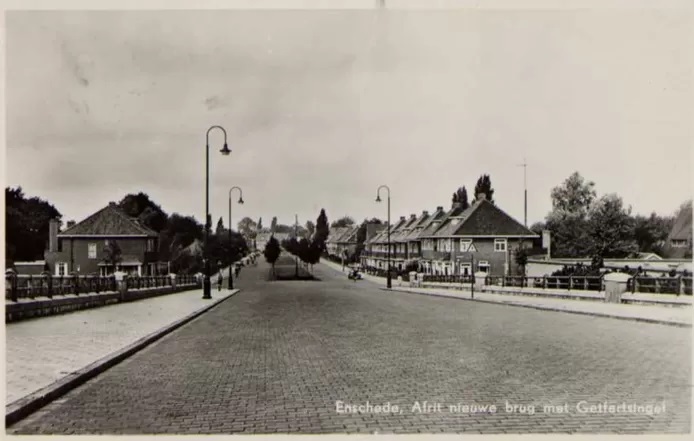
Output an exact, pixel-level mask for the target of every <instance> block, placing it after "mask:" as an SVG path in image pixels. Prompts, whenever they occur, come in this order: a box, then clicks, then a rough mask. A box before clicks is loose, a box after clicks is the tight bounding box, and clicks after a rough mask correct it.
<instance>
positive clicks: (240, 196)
mask: <svg viewBox="0 0 694 441" xmlns="http://www.w3.org/2000/svg"><path fill="white" fill-rule="evenodd" d="M234 189H236V190H238V191H239V204H243V190H241V188H240V187H236V186H234V187H231V188H230V189H229V289H234V280H233V276H232V275H231V191H232V190H234Z"/></svg>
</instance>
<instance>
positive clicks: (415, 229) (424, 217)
mask: <svg viewBox="0 0 694 441" xmlns="http://www.w3.org/2000/svg"><path fill="white" fill-rule="evenodd" d="M429 217H430V215H429V212H428V211H424V212H422V214H421V215H420V216H419V217H418V218H417V220H416V221H415V222H414V223H413V224H412V225H410V232H409V233H408V234H407V236H406V237H405V240H407V241H412V240H417V238H418V237H419V233H421V232H422V229H423V228H424V225H425V224H426V222H427V221H428V220H429Z"/></svg>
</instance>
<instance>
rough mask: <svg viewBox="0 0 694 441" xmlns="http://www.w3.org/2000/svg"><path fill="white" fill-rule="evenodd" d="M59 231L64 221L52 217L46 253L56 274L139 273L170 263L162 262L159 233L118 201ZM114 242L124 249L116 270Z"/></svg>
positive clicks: (159, 269)
mask: <svg viewBox="0 0 694 441" xmlns="http://www.w3.org/2000/svg"><path fill="white" fill-rule="evenodd" d="M59 230H60V222H59V221H57V220H51V221H50V226H49V240H48V250H46V252H45V253H44V256H45V261H46V263H47V265H48V268H49V271H50V272H51V273H52V274H55V275H67V274H70V273H72V272H76V273H78V274H82V275H90V274H99V275H106V274H111V273H113V272H114V270H115V269H119V270H121V271H124V272H127V273H129V274H137V275H153V274H161V273H166V272H168V262H159V261H158V252H157V250H158V237H159V235H158V234H157V233H156V232H155V231H153V230H151V229H150V228H148V227H146V226H145V225H142V224H140V223H139V222H138V220H137V219H135V218H132V217H130V216H128V215H127V214H126V213H125V212H123V211H122V210H121V209H120V208H118V206H117V205H116V204H115V203H114V202H111V203H110V204H109V205H107V206H106V207H104V208H103V209H101V210H99V211H97V212H96V213H94V214H92V215H91V216H89V217H87V218H86V219H84V220H83V221H81V222H79V223H77V224H75V225H72V226H69V227H68V228H67V229H65V230H64V231H59ZM110 242H115V243H116V244H117V245H118V247H119V248H120V250H121V254H120V261H119V262H118V264H117V266H116V268H115V269H114V268H113V265H112V264H110V263H109V262H107V261H106V257H107V247H108V246H109V243H110Z"/></svg>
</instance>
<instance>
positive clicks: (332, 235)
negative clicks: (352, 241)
mask: <svg viewBox="0 0 694 441" xmlns="http://www.w3.org/2000/svg"><path fill="white" fill-rule="evenodd" d="M346 230H347V229H346V228H345V227H337V228H331V229H330V230H328V237H327V238H326V239H325V251H326V252H327V253H328V256H338V257H339V255H338V251H337V239H338V238H339V237H340V236H342V235H343V234H344V233H345V231H346Z"/></svg>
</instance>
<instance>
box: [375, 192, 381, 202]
mask: <svg viewBox="0 0 694 441" xmlns="http://www.w3.org/2000/svg"><path fill="white" fill-rule="evenodd" d="M376 202H381V195H380V194H377V195H376Z"/></svg>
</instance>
